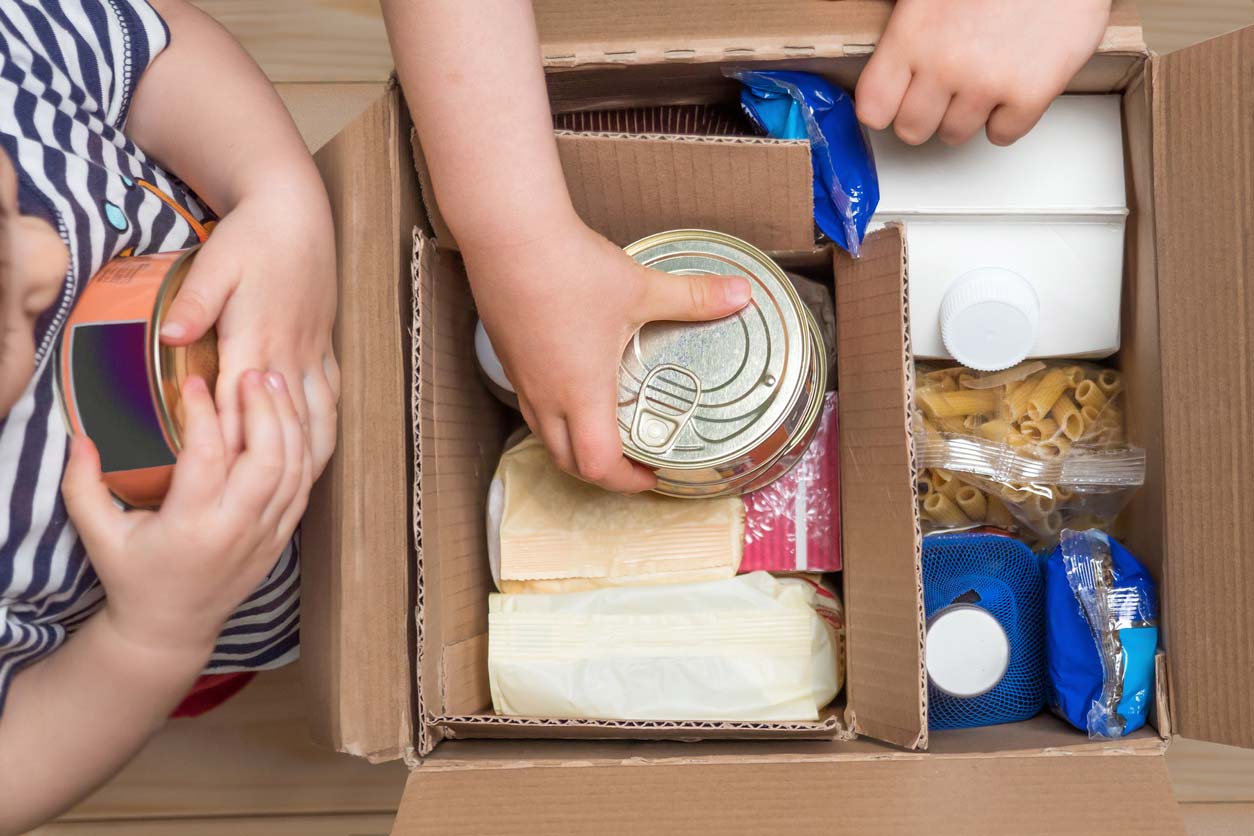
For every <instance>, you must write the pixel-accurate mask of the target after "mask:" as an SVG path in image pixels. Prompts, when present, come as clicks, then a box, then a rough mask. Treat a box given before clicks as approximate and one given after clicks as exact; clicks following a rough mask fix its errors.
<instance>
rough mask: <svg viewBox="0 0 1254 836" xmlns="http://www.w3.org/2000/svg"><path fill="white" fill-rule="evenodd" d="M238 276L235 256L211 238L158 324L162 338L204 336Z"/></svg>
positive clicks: (176, 341) (171, 341)
mask: <svg viewBox="0 0 1254 836" xmlns="http://www.w3.org/2000/svg"><path fill="white" fill-rule="evenodd" d="M239 277H240V268H239V260H238V257H237V256H236V255H235V254H234V253H232V252H230V251H229V250H226V249H219V248H217V247H215V246H214V244H213V239H210V240H209V242H207V243H206V244H205V245H204V246H203V247H201V248H200V250H199V251H198V252H197V253H196V257H195V258H194V259H193V260H192V266H191V269H190V270H189V271H188V273H187V278H186V279H184V280H183V286H182V287H180V288H179V292H178V294H177V295H176V296H175V297H174V301H173V302H172V303H170V310H169V311H168V312H167V313H166V316H165V322H163V323H162V325H161V341H162V342H164V343H166V344H167V345H188V344H190V343H193V342H195V341H196V340H198V339H200V338H201V337H203V336H204V335H205V333H206V332H207V331H208V330H209V329H210V328H212V327H213V324H214V323H215V322H217V321H218V317H219V316H220V315H221V314H222V308H223V307H224V306H225V305H226V300H227V298H228V297H229V296H230V295H231V293H232V292H233V291H234V290H235V288H236V286H237V285H238V284H239Z"/></svg>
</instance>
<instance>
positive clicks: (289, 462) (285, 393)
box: [262, 372, 309, 523]
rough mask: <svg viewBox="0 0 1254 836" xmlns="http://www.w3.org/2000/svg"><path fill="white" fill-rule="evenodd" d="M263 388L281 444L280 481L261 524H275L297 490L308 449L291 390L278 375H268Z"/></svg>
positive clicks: (275, 373) (273, 373) (276, 373)
mask: <svg viewBox="0 0 1254 836" xmlns="http://www.w3.org/2000/svg"><path fill="white" fill-rule="evenodd" d="M265 384H266V388H268V389H269V390H270V397H271V400H272V401H273V402H274V408H275V413H276V414H277V416H278V420H279V428H280V431H281V433H282V443H283V476H282V478H280V479H279V483H278V485H277V486H276V487H275V489H274V494H273V495H271V497H270V502H269V504H268V505H267V506H266V510H265V511H264V512H263V513H262V519H263V520H274V521H275V522H276V523H277V521H278V520H279V519H280V518H281V517H282V516H283V512H284V511H286V510H287V508H288V506H289V505H291V504H292V499H293V498H294V497H295V496H296V494H297V491H298V490H299V489H300V483H301V473H302V465H303V463H304V462H305V460H306V459H307V458H309V447H308V446H307V443H306V437H305V430H304V428H303V427H301V423H300V417H299V416H298V415H297V414H296V408H295V404H293V403H292V398H291V387H289V386H288V385H287V381H286V380H285V379H284V377H283V375H281V374H279V373H278V372H267V373H266V375H265Z"/></svg>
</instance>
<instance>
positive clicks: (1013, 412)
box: [1006, 374, 1041, 421]
mask: <svg viewBox="0 0 1254 836" xmlns="http://www.w3.org/2000/svg"><path fill="white" fill-rule="evenodd" d="M1040 380H1041V378H1040V375H1039V374H1034V375H1031V376H1029V377H1027V378H1024V380H1023V382H1022V383H1019V384H1017V385H1015V386H1014V387H1013V388H1011V387H1007V394H1006V406H1007V407H1008V411H1009V412H1010V418H1011V420H1014V421H1018V420H1019V419H1021V418H1023V417H1024V416H1025V415H1027V414H1028V409H1029V408H1030V406H1031V402H1030V401H1031V398H1032V392H1033V391H1035V390H1036V386H1037V384H1038V383H1040Z"/></svg>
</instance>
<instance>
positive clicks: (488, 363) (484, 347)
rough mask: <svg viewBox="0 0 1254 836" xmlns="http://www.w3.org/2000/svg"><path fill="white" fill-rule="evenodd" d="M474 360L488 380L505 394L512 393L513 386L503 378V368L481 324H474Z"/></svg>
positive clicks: (507, 379) (506, 378)
mask: <svg viewBox="0 0 1254 836" xmlns="http://www.w3.org/2000/svg"><path fill="white" fill-rule="evenodd" d="M475 358H476V359H477V360H478V361H479V368H481V369H483V373H484V374H485V375H487V376H488V380H490V381H492V383H493V384H495V385H496V386H499V387H500V388H502V389H504V390H505V391H506V392H513V391H514V384H512V383H510V382H509V378H508V377H506V376H505V367H504V366H502V365H501V360H500V358H499V357H497V356H496V350H495V349H493V348H492V341H491V340H490V339H488V332H487V329H486V328H484V327H483V323H482V322H476V323H475Z"/></svg>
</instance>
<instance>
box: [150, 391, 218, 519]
mask: <svg viewBox="0 0 1254 836" xmlns="http://www.w3.org/2000/svg"><path fill="white" fill-rule="evenodd" d="M182 395H183V438H182V442H183V449H182V450H180V451H179V457H178V462H177V463H176V464H175V465H174V478H173V479H172V480H171V482H170V490H169V492H168V493H167V494H166V498H165V502H164V503H163V505H162V510H163V511H164V512H167V513H169V512H173V513H180V512H182V511H184V510H191V511H194V510H197V509H201V508H203V507H204V506H206V505H210V504H216V503H217V502H218V501H219V500H220V499H221V497H222V487H223V484H224V483H225V481H226V448H225V445H224V444H223V441H222V427H221V425H220V424H219V423H218V413H217V410H216V408H215V407H214V405H213V399H212V398H210V397H209V387H208V386H206V385H205V382H204V380H202V379H201V378H199V377H190V378H188V379H187V381H186V382H185V383H184V384H183V392H182Z"/></svg>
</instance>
